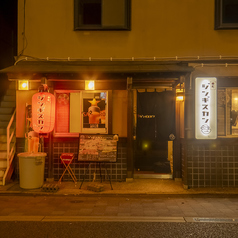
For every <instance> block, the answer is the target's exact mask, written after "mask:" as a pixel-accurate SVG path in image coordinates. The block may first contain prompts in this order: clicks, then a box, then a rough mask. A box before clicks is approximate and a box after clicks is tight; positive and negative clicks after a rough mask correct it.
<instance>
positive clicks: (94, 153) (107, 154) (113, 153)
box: [78, 134, 119, 162]
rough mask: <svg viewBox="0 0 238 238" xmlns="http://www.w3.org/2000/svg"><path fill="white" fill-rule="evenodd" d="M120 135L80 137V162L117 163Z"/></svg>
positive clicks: (82, 135)
mask: <svg viewBox="0 0 238 238" xmlns="http://www.w3.org/2000/svg"><path fill="white" fill-rule="evenodd" d="M118 139H119V137H118V135H91V134H81V135H79V153H78V160H79V161H89V162H116V160H117V142H118Z"/></svg>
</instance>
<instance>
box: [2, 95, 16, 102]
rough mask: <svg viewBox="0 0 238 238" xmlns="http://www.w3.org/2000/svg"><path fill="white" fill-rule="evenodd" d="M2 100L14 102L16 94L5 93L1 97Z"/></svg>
mask: <svg viewBox="0 0 238 238" xmlns="http://www.w3.org/2000/svg"><path fill="white" fill-rule="evenodd" d="M3 101H5V102H15V101H16V95H5V96H4V97H3Z"/></svg>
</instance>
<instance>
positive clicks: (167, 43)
mask: <svg viewBox="0 0 238 238" xmlns="http://www.w3.org/2000/svg"><path fill="white" fill-rule="evenodd" d="M18 2H19V5H18V22H19V25H18V42H19V43H18V52H19V53H22V54H23V55H30V56H33V57H39V58H46V57H50V58H67V57H71V58H89V57H92V58H110V57H113V58H130V57H174V56H180V57H182V56H219V55H222V56H227V55H229V56H231V55H238V47H237V42H238V30H214V18H215V16H214V14H215V1H214V0H179V1H178V0H146V1H145V0H132V1H131V30H129V31H88V30H87V31H75V30H74V0H67V1H66V0H50V1H49V0H19V1H18ZM24 2H25V5H24ZM24 16H25V18H24ZM24 36H25V38H24ZM23 40H24V44H23ZM23 48H24V51H23Z"/></svg>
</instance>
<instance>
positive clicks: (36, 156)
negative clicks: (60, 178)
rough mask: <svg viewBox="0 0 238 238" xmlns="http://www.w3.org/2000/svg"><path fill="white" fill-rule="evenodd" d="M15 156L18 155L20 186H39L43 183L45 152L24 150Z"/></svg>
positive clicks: (31, 187) (28, 187) (26, 187)
mask: <svg viewBox="0 0 238 238" xmlns="http://www.w3.org/2000/svg"><path fill="white" fill-rule="evenodd" d="M17 156H18V157H19V173H20V187H21V188H24V189H34V188H41V187H42V186H43V184H44V171H45V157H46V153H43V152H37V153H31V152H24V153H20V154H18V155H17Z"/></svg>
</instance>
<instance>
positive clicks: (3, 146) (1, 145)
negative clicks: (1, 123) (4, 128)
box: [0, 142, 14, 151]
mask: <svg viewBox="0 0 238 238" xmlns="http://www.w3.org/2000/svg"><path fill="white" fill-rule="evenodd" d="M13 145H14V143H11V145H10V147H11V148H12V146H13ZM0 150H4V151H5V150H7V143H6V142H0Z"/></svg>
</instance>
